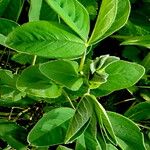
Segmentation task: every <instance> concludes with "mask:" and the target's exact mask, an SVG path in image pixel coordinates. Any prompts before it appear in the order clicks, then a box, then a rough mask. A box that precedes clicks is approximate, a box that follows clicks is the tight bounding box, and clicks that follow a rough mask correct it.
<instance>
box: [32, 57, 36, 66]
mask: <svg viewBox="0 0 150 150" xmlns="http://www.w3.org/2000/svg"><path fill="white" fill-rule="evenodd" d="M36 59H37V55H34V58H33V61H32V66H34V65H35V62H36Z"/></svg>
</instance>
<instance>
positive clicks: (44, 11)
mask: <svg viewBox="0 0 150 150" xmlns="http://www.w3.org/2000/svg"><path fill="white" fill-rule="evenodd" d="M40 20H47V21H56V22H59V17H58V14H57V13H56V12H55V11H54V10H53V9H52V8H51V7H49V5H48V4H47V2H46V1H45V0H43V1H42V7H41V12H40Z"/></svg>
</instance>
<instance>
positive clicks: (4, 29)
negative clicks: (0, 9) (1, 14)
mask: <svg viewBox="0 0 150 150" xmlns="http://www.w3.org/2000/svg"><path fill="white" fill-rule="evenodd" d="M17 26H19V24H17V23H16V22H14V21H12V20H8V19H5V18H0V34H3V35H5V36H7V35H8V34H9V33H10V32H11V31H13V29H14V28H16V27H17Z"/></svg>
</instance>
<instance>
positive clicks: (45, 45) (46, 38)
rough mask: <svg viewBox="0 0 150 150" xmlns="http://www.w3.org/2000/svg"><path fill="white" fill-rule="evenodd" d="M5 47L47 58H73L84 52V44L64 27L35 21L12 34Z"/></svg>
mask: <svg viewBox="0 0 150 150" xmlns="http://www.w3.org/2000/svg"><path fill="white" fill-rule="evenodd" d="M6 45H7V46H8V47H10V48H12V49H14V50H16V51H18V52H23V53H27V54H31V55H37V56H43V57H48V58H75V57H79V56H81V55H82V54H83V52H84V51H85V48H86V47H85V44H84V42H83V41H82V40H81V39H80V38H78V37H77V36H76V35H74V34H72V31H70V29H68V28H67V27H66V26H63V25H60V24H57V23H52V22H47V21H37V22H30V23H26V24H24V25H22V26H20V27H18V28H16V29H15V30H14V31H13V32H11V33H10V34H9V35H8V37H7V40H6Z"/></svg>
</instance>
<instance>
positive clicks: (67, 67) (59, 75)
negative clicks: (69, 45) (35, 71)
mask: <svg viewBox="0 0 150 150" xmlns="http://www.w3.org/2000/svg"><path fill="white" fill-rule="evenodd" d="M40 71H41V72H42V73H43V74H44V75H45V76H46V77H48V78H49V79H51V80H53V81H54V82H56V83H58V84H60V85H62V86H65V87H67V88H68V89H71V90H73V91H76V90H78V89H79V88H80V86H81V85H82V83H83V79H82V78H81V77H80V76H79V74H78V64H77V63H76V62H75V61H68V60H57V61H50V62H47V63H44V64H41V65H40Z"/></svg>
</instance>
